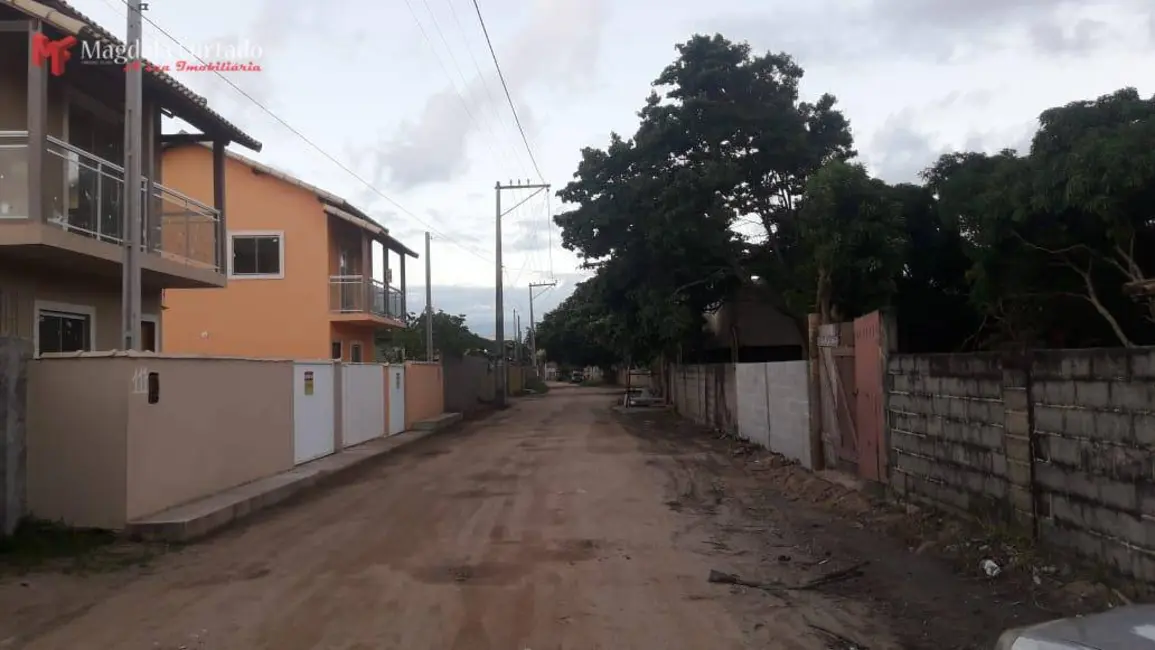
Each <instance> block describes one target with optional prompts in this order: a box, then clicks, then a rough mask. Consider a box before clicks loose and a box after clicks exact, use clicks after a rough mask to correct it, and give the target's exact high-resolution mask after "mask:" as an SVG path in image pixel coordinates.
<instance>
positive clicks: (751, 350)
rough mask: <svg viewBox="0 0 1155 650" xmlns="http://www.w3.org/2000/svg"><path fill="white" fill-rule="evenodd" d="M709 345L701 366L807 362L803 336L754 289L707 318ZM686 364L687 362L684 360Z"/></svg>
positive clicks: (739, 293) (738, 293)
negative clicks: (739, 363)
mask: <svg viewBox="0 0 1155 650" xmlns="http://www.w3.org/2000/svg"><path fill="white" fill-rule="evenodd" d="M706 333H707V342H706V345H705V350H704V352H703V353H702V354H701V355H700V356H701V358H699V359H694V361H697V362H700V363H738V362H742V363H750V362H766V361H797V360H801V359H805V358H806V356H805V354H806V348H805V338H804V335H803V332H802V331H801V330H800V329H799V328H798V326H797V324H796V323H795V322H794V320H793V319H792V318H790V316H787V315H786V314H784V313H783V312H781V311H779V310H778V309H776V308H775V307H774V306H772V305H771V304H770V303H769V301H768V300H767V299H766V298H765V296H763V295H761V293H760V292H759V291H758V290H757V289H756V288H754V287H750V286H743V287H741V288H739V289H738V290H737V291H735V292H734V294H733V296H732V297H731V298H730V299H729V300H727V301H726V302H725V303H724V304H723V305H722V306H721V307H720V308H719V309H718V311H716V312H714V313H713V314H707V315H706ZM683 361H684V362H686V361H688V360H687V359H683Z"/></svg>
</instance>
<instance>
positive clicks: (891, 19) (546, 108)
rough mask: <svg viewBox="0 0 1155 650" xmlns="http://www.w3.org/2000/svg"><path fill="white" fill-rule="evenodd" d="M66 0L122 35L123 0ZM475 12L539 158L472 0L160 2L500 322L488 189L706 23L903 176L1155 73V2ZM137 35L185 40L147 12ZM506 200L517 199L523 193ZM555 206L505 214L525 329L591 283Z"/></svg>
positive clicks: (514, 175)
mask: <svg viewBox="0 0 1155 650" xmlns="http://www.w3.org/2000/svg"><path fill="white" fill-rule="evenodd" d="M73 4H75V5H76V6H77V8H79V9H80V10H81V11H83V12H84V13H86V14H88V15H89V16H90V17H92V18H94V19H95V20H97V21H98V22H100V23H102V24H103V25H104V26H105V27H107V28H109V29H112V30H114V31H116V32H117V33H120V34H123V32H124V28H123V26H124V21H125V19H124V15H125V12H124V4H123V0H73ZM480 4H481V9H482V12H483V16H484V17H485V20H486V25H487V27H488V29H489V35H490V37H491V38H492V40H493V44H494V47H495V49H496V51H497V56H498V60H499V61H500V63H501V66H502V69H503V71H504V73H505V77H506V81H507V82H508V85H509V90H510V93H511V94H512V96H513V99H514V102H515V104H516V106H517V110H518V113H519V116H520V118H521V122H522V125H523V126H524V128H525V131H526V135H527V138H528V141H529V144H530V147H531V150H532V153H533V160H531V158H530V156H529V155H528V154H527V152H526V147H525V145H524V144H523V143H522V140H521V136H520V135H519V134H518V132H517V128H516V126H515V125H514V121H513V117H512V113H511V111H510V108H509V106H508V104H507V103H506V100H505V96H504V94H503V92H502V89H501V85H500V83H499V82H498V80H497V77H496V73H495V72H494V67H493V62H492V60H491V59H490V55H489V52H488V50H487V48H486V45H485V41H484V37H483V35H482V31H481V28H480V26H479V23H478V20H477V16H476V14H475V13H474V9H473V5H472V2H471V1H470V0H327V1H326V2H316V1H315V0H199V1H198V2H195V3H193V2H172V1H169V0H159V1H154V2H152V3H151V9H150V10H149V11H148V12H147V16H148V17H149V18H150V19H151V20H152V21H154V22H155V23H156V25H157V26H159V27H160V28H162V29H163V30H164V31H166V32H168V33H169V34H171V35H172V36H173V37H175V38H177V39H179V40H180V41H181V42H183V43H185V44H186V45H188V46H189V47H191V48H193V49H195V50H197V51H198V52H204V51H206V50H209V49H211V48H212V47H214V46H216V45H219V44H233V45H235V46H239V47H240V48H241V49H243V48H245V47H247V48H249V49H250V50H253V51H255V48H259V49H260V54H261V56H260V58H259V59H258V60H257V62H258V63H259V64H260V66H261V71H260V72H247V73H235V74H230V75H228V78H229V80H231V81H233V82H234V83H235V84H236V85H237V86H239V87H240V88H241V89H243V90H244V91H245V93H246V94H248V95H249V96H250V97H252V98H253V99H252V100H250V99H249V98H246V97H245V96H244V95H242V94H241V93H240V92H238V91H237V90H235V89H233V88H231V87H230V86H229V85H228V84H227V83H226V82H225V81H224V80H222V79H221V78H218V77H216V76H214V75H212V74H210V73H205V72H187V73H177V74H176V76H177V77H178V78H180V79H181V80H182V81H183V82H185V83H186V84H188V85H189V86H190V87H192V88H193V89H194V90H196V91H197V92H199V93H201V94H203V95H206V96H207V97H208V98H209V100H210V102H211V104H212V105H213V106H214V107H215V108H217V109H218V110H219V111H221V112H222V113H224V114H225V115H226V116H227V117H229V118H230V119H232V120H233V121H234V122H236V123H238V124H240V125H241V126H242V127H243V128H245V129H246V130H247V131H248V132H249V133H251V134H253V135H254V136H255V137H256V138H257V139H259V140H261V141H262V142H263V143H264V144H265V149H264V151H263V152H262V153H261V154H259V155H258V156H257V158H258V159H260V160H261V161H262V162H265V163H267V164H270V165H273V166H275V167H279V168H282V169H284V170H286V171H288V172H290V173H292V174H294V175H296V176H299V177H301V178H302V179H304V180H306V181H308V182H310V183H313V184H315V185H319V186H321V187H324V188H326V189H329V190H330V191H332V192H334V193H336V194H339V195H342V196H344V197H346V198H348V199H349V200H351V201H353V202H354V203H357V204H358V205H360V206H361V207H363V208H364V209H365V210H367V211H368V212H370V213H371V214H373V215H375V216H376V217H377V219H378V220H379V221H380V222H381V223H383V224H384V225H385V226H386V227H388V228H389V229H390V230H391V231H392V232H393V233H394V234H395V235H396V236H398V237H399V238H400V239H402V241H404V242H405V243H407V244H408V245H409V246H410V247H411V248H413V249H415V250H419V251H422V250H423V246H424V241H423V238H424V232H425V231H426V230H431V231H432V232H433V243H432V251H433V253H432V256H431V259H432V263H433V301H434V305H435V306H436V307H438V308H441V309H445V310H446V311H449V312H453V313H464V314H466V315H467V317H468V319H469V323H470V325H471V327H473V328H474V330H475V331H478V332H479V333H482V334H486V335H490V334H491V333H492V330H493V322H494V307H493V293H494V292H493V287H494V285H495V266H494V262H493V260H494V228H493V225H494V218H493V215H494V189H493V186H494V183H495V181H498V180H500V181H502V182H503V183H504V182H508V181H509V180H511V179H536V176H537V173H536V172H535V171H534V162H535V161H536V164H537V167H538V168H540V170H541V174H542V175H543V176H544V177H545V179H546V180H547V181H548V182H551V183H553V184H554V187H555V189H557V188H558V187H560V186H561V185H564V184H565V183H566V182H567V181H568V180H569V179H570V178H571V177H572V174H573V171H574V169H575V166H576V163H577V160H578V157H579V151H580V149H581V148H582V147H584V146H603V145H604V144H605V142H606V141H607V138H608V134H609V132H610V131H618V132H621V133H624V134H630V133H632V132H633V130H634V128H635V126H636V124H637V117H636V112H637V110H638V108H639V107H640V106H641V104H642V100H643V99H644V97H645V96H646V94H647V93H648V91H649V87H648V86H649V83H650V81H652V80H653V79H654V77H656V76H657V74H658V73H659V72H660V71H661V69H662V68H663V67H664V66H665V65H666V64H667V63H669V62H670V61H671V60H672V59H673V57H674V54H675V53H674V48H673V46H674V44H675V43H677V42H680V41H684V40H685V39H686V38H687V37H689V36H690V35H692V34H693V33H695V32H699V33H714V32H721V33H722V34H724V35H725V36H727V37H729V38H731V39H734V40H747V41H749V42H750V43H751V44H752V45H753V46H754V47H755V48H758V49H760V50H768V49H769V50H784V51H787V52H789V53H791V54H793V55H794V56H795V57H796V58H797V59H798V60H799V62H800V63H801V64H802V66H803V67H804V68H805V70H806V73H807V74H806V79H805V80H804V83H803V87H802V88H803V93H804V94H805V95H807V96H808V97H814V96H817V95H819V94H821V93H823V92H831V93H833V94H835V95H836V96H837V97H838V99H839V102H840V104H841V107H842V109H843V110H844V111H845V112H846V113H847V115H848V116H849V118H850V121H851V124H852V126H853V130H854V136H855V139H856V146H857V148H858V150H859V151H860V153H861V155H862V158H863V160H864V162H866V163H867V164H868V166H869V167H870V168H871V169H872V170H873V171H874V172H875V173H876V174H878V175H880V176H881V177H882V178H884V179H886V180H888V181H892V182H893V181H905V180H913V179H914V178H915V175H916V174H917V172H918V171H919V170H920V169H922V168H924V167H925V166H926V165H927V164H929V163H930V162H931V161H932V160H933V159H934V158H935V157H936V156H937V155H938V154H939V153H941V152H944V151H947V150H952V149H962V148H967V149H979V150H998V149H1001V148H1004V147H1015V148H1023V147H1025V145H1026V144H1027V143H1028V142H1029V139H1030V136H1031V134H1032V133H1033V129H1034V123H1035V118H1036V117H1037V115H1038V113H1039V112H1040V111H1042V110H1043V109H1046V108H1048V107H1051V106H1054V105H1058V104H1062V103H1065V102H1068V101H1073V100H1077V99H1084V98H1091V97H1095V96H1098V95H1101V94H1104V93H1108V92H1111V91H1113V90H1116V89H1118V88H1120V87H1123V86H1136V87H1138V88H1139V90H1140V92H1141V93H1144V94H1150V93H1151V92H1152V83H1151V82H1150V81H1149V80H1150V78H1151V75H1152V71H1153V70H1155V65H1153V64H1155V3H1152V2H1150V0H1097V1H1096V0H807V2H799V1H797V0H712V1H711V2H701V1H700V0H614V1H612V2H611V1H609V0H480ZM145 38H146V39H148V40H151V41H153V42H154V43H157V44H165V43H167V45H168V46H170V47H175V46H173V45H172V43H171V41H169V40H168V37H166V36H164V35H163V34H161V33H160V31H158V30H157V29H156V28H155V27H152V26H146V29H145ZM146 51H148V50H147V49H146ZM157 62H158V63H160V61H157ZM253 100H255V101H256V102H259V103H260V104H262V105H264V106H265V107H267V108H268V109H270V110H271V111H272V112H273V113H275V114H276V115H277V116H279V117H280V118H281V119H282V120H284V121H285V122H286V123H288V124H289V125H291V126H292V127H293V129H295V130H297V131H299V132H300V133H301V134H303V135H304V136H305V137H307V138H308V139H309V140H311V141H312V142H314V143H315V144H316V145H318V146H319V147H320V148H321V149H322V150H323V151H324V152H325V153H326V154H328V156H331V157H332V158H335V159H336V160H337V161H339V162H340V163H341V165H343V166H345V167H347V168H348V169H349V170H350V171H351V172H352V173H350V171H346V170H343V169H342V167H341V166H340V165H338V164H336V163H334V162H332V161H331V160H330V159H329V158H328V157H327V156H326V155H323V154H321V153H318V151H317V150H316V149H314V148H312V147H311V146H310V145H309V144H307V143H306V142H305V141H304V140H302V138H300V137H299V136H297V135H295V134H294V133H293V132H292V131H290V130H288V129H286V128H285V127H283V126H282V125H281V124H279V123H278V121H277V120H276V119H274V118H273V117H271V116H270V115H269V114H267V113H266V112H265V111H263V110H262V109H261V108H260V107H259V106H258V105H257V104H256V103H254V101H253ZM503 194H504V196H503V200H504V201H505V202H506V205H507V206H512V205H514V204H515V203H517V202H518V201H520V200H521V199H522V198H525V196H527V195H528V193H527V192H523V193H522V194H521V195H519V194H518V193H516V192H508V193H503ZM385 197H388V198H385ZM398 206H400V207H398ZM558 207H559V206H558V205H557V199H556V198H550V199H548V202H547V198H546V197H545V195H544V194H543V195H538V196H535V197H532V198H530V199H529V200H528V201H526V202H525V203H524V204H523V205H522V206H521V207H520V208H518V209H516V210H514V211H513V212H511V213H510V214H509V215H507V216H506V218H505V236H504V238H503V239H504V241H505V256H504V266H505V273H504V277H505V280H504V284H505V286H506V302H505V306H506V311H507V317H508V318H509V319H510V322H512V310H513V309H515V308H516V309H517V310H518V311H519V312H520V313H521V314H522V321H523V323H525V322H526V321H527V315H528V311H529V306H528V302H529V300H528V288H527V285H528V283H530V282H547V281H550V280H556V281H557V282H558V287H557V289H556V290H552V291H549V292H547V293H545V294H544V295H543V296H541V298H539V299H538V301H537V302H536V305H535V306H536V311H537V314H538V317H539V318H540V314H541V313H542V312H543V311H545V310H548V309H549V308H551V307H553V306H554V305H555V304H556V303H557V302H559V301H560V300H561V299H562V298H564V297H565V296H566V295H568V293H569V291H571V290H572V287H573V284H574V283H575V282H576V281H577V280H579V279H580V278H581V277H583V275H582V273H581V272H580V270H579V269H578V268H577V267H578V261H577V259H576V258H575V257H574V256H573V255H572V254H570V253H569V252H567V251H565V250H563V249H561V247H560V246H559V245H558V242H559V240H560V235H559V233H558V232H557V229H556V227H555V226H552V224H550V223H549V220H548V214H549V212H550V211H551V210H554V211H556V210H557V209H558ZM551 241H552V247H551V246H550V242H551ZM423 266H424V259H422V260H420V261H419V262H418V263H417V264H412V263H411V267H410V269H411V273H409V278H410V282H411V284H412V285H415V286H411V287H410V290H411V292H412V297H411V298H410V304H412V305H418V304H424V297H423V295H424V288H423V286H419V285H423V284H424V268H423ZM414 267H416V268H414ZM509 331H510V329H509V328H507V332H509Z"/></svg>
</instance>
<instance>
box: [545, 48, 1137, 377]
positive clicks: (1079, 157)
mask: <svg viewBox="0 0 1155 650" xmlns="http://www.w3.org/2000/svg"><path fill="white" fill-rule="evenodd" d="M802 77H803V70H802V69H801V67H800V66H798V64H797V63H796V62H795V61H794V60H793V59H792V58H791V57H790V56H789V55H788V54H785V53H772V52H770V53H755V52H753V51H752V50H751V48H750V47H749V46H748V45H747V44H745V43H735V42H732V41H729V40H727V39H725V38H724V37H722V36H720V35H714V36H702V35H698V36H694V37H692V38H690V39H689V40H688V41H686V42H685V43H682V44H680V45H678V46H677V56H676V58H675V59H674V61H673V62H672V63H671V64H670V65H669V66H667V67H666V68H665V69H664V70H662V71H661V73H660V74H659V75H658V76H657V77H656V78H655V80H654V82H653V84H652V89H651V92H650V94H649V96H648V97H647V98H646V99H645V101H644V103H643V105H642V107H641V109H640V111H639V112H638V117H639V119H640V123H639V126H638V128H637V130H636V131H635V133H634V134H633V136H632V137H629V138H626V137H623V136H621V135H619V134H616V133H614V134H610V139H609V143H608V144H607V146H606V147H605V148H601V149H598V148H587V149H584V150H582V152H581V159H580V162H579V163H578V166H577V170H576V173H575V174H574V178H573V180H572V181H571V182H570V183H568V184H567V185H566V186H565V187H564V188H562V190H561V191H560V192H558V196H559V197H560V198H561V199H563V200H564V201H565V202H566V204H567V208H568V209H567V210H565V211H563V212H562V213H560V214H559V215H558V216H557V217H556V221H557V223H558V225H559V226H560V227H561V229H562V242H563V245H564V246H565V247H566V248H568V249H570V250H573V251H575V252H577V253H578V254H579V255H580V256H581V258H582V259H583V261H584V263H585V264H586V266H587V267H588V268H590V269H592V270H594V271H595V276H594V278H593V279H591V280H589V281H587V282H586V283H584V284H582V285H581V287H580V288H579V289H578V291H577V292H575V294H574V296H573V297H572V298H571V299H570V300H567V301H566V302H565V303H563V304H562V305H561V306H560V307H559V308H558V309H557V310H555V312H552V313H551V314H549V315H547V317H546V320H545V321H544V322H543V323H542V328H541V329H539V332H538V334H539V339H540V340H541V342H542V344H543V345H542V347H543V348H544V349H546V350H548V351H549V354H550V356H551V358H552V359H554V360H559V361H560V360H563V359H564V360H566V361H571V362H573V363H574V364H575V365H603V364H604V363H612V362H624V361H626V360H632V361H634V362H644V361H646V360H649V359H651V358H653V357H655V356H657V355H660V354H671V353H673V352H675V351H679V350H687V349H689V348H693V347H695V346H697V345H699V344H700V343H701V342H702V340H703V320H704V314H707V313H709V312H710V311H711V310H714V309H716V308H717V307H718V306H719V305H721V304H722V303H723V302H724V301H725V300H726V299H727V298H728V297H730V296H732V295H733V294H734V292H735V290H736V289H737V288H739V287H743V286H745V287H754V288H755V289H756V291H757V293H758V294H759V295H760V296H761V297H762V298H763V299H764V300H765V301H766V302H767V303H768V304H770V305H772V306H774V307H776V308H777V309H779V310H780V311H782V312H783V313H785V314H787V315H788V316H790V317H792V318H793V319H794V321H795V322H796V323H797V324H798V325H799V327H800V328H801V326H802V323H803V322H804V319H805V316H806V314H807V313H818V314H819V316H820V317H821V318H822V319H823V320H825V321H827V322H831V321H839V320H848V319H852V318H854V317H856V316H859V315H862V314H865V313H868V312H870V311H872V310H874V309H879V308H890V309H893V310H894V311H895V312H896V314H897V316H898V322H899V338H900V345H902V346H903V347H904V348H905V349H908V350H910V351H949V350H956V349H960V348H967V347H970V348H973V347H991V346H996V345H1001V344H1004V343H1014V344H1017V345H1070V346H1079V345H1109V344H1123V345H1132V344H1134V343H1135V342H1136V341H1150V340H1152V339H1153V338H1155V302H1153V301H1151V300H1147V301H1146V302H1140V303H1136V302H1135V301H1133V300H1131V299H1129V298H1128V297H1126V295H1125V292H1124V287H1125V285H1128V284H1131V283H1135V282H1137V281H1140V280H1144V279H1148V278H1150V277H1152V273H1153V272H1155V216H1153V214H1155V213H1153V212H1152V211H1151V210H1150V209H1149V208H1148V207H1147V206H1149V205H1151V204H1152V199H1155V151H1153V148H1152V144H1153V143H1155V100H1151V99H1143V98H1141V97H1140V96H1139V95H1138V93H1137V92H1136V91H1134V90H1133V89H1124V90H1121V91H1119V92H1117V93H1114V94H1111V95H1107V96H1104V97H1101V98H1099V99H1097V100H1094V101H1082V102H1075V103H1071V104H1068V105H1066V106H1061V107H1057V108H1053V109H1050V110H1048V111H1045V112H1044V113H1043V114H1042V115H1041V116H1040V118H1039V124H1040V128H1039V131H1038V133H1037V134H1036V136H1035V138H1034V140H1033V142H1032V145H1031V150H1030V151H1029V152H1026V153H1024V154H1020V153H1019V152H1015V151H1011V150H1006V151H1001V152H998V153H994V154H990V153H979V152H955V153H950V154H947V155H944V156H942V157H941V158H940V159H939V160H937V161H934V162H933V164H931V165H930V167H929V168H928V169H927V170H926V171H925V172H924V174H923V180H924V181H925V183H924V184H923V185H914V184H900V185H893V186H892V185H888V184H887V183H885V182H883V181H881V180H878V179H875V178H872V177H871V176H870V175H869V173H868V171H867V169H866V168H865V167H863V166H862V165H861V164H858V163H856V162H854V158H855V156H856V152H855V151H854V147H853V145H854V143H853V140H852V138H851V133H850V125H849V122H848V121H847V120H846V118H845V117H844V116H843V115H842V113H841V112H840V111H839V110H837V108H836V105H837V103H836V101H835V99H834V97H833V95H830V94H822V95H820V96H819V97H818V98H817V99H816V100H815V101H813V102H808V101H804V100H803V99H801V96H800V93H799V84H800V81H801V79H802ZM751 227H753V230H752V229H751ZM755 231H756V232H755ZM752 232H754V234H752ZM547 339H548V340H549V343H548V344H547V343H546V340H547ZM579 359H580V360H582V361H587V362H588V363H582V364H579V363H578V362H577V361H576V360H579Z"/></svg>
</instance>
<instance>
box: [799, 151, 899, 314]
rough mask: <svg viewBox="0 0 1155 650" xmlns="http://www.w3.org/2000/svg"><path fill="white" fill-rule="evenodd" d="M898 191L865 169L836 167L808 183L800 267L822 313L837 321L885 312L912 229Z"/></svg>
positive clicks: (808, 304) (801, 220)
mask: <svg viewBox="0 0 1155 650" xmlns="http://www.w3.org/2000/svg"><path fill="white" fill-rule="evenodd" d="M895 198H896V197H895V195H894V192H893V191H892V190H891V188H890V187H889V186H887V184H886V183H884V182H882V181H880V180H877V179H873V178H871V177H870V176H869V175H868V174H867V173H866V169H865V168H864V167H863V166H862V165H856V164H850V163H846V162H842V161H834V162H831V163H828V164H827V165H826V166H825V167H823V168H822V169H821V170H819V171H818V173H816V174H814V176H813V177H811V179H810V181H809V182H808V183H807V185H806V193H805V198H804V199H803V201H802V205H801V211H800V214H799V218H798V241H799V249H800V252H801V263H800V264H799V268H800V269H801V270H802V271H803V275H804V277H805V280H806V281H807V284H806V285H804V286H806V287H807V288H808V289H809V290H810V291H809V293H810V295H811V296H813V297H812V298H811V299H810V300H805V301H802V302H801V303H800V304H799V306H798V307H797V308H796V309H797V310H799V311H801V310H803V309H807V308H811V307H812V308H814V309H815V310H816V311H817V312H818V315H819V317H820V318H821V320H822V322H823V323H834V322H840V321H842V320H846V319H849V318H853V317H855V316H858V315H860V314H863V313H867V312H870V311H873V310H875V309H878V308H880V307H884V306H886V305H888V304H889V303H890V299H891V297H892V296H893V295H894V292H895V289H896V279H897V278H898V275H899V273H900V272H901V271H902V266H903V264H904V261H905V260H904V259H903V255H904V253H905V252H906V250H905V248H906V241H905V234H906V233H905V224H904V223H903V219H902V210H901V206H900V205H899V203H898V202H897V201H896V200H895Z"/></svg>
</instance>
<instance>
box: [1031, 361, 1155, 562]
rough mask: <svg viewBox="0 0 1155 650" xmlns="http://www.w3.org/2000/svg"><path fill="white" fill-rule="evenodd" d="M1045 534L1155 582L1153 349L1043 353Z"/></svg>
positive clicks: (1036, 381) (1038, 380)
mask: <svg viewBox="0 0 1155 650" xmlns="http://www.w3.org/2000/svg"><path fill="white" fill-rule="evenodd" d="M1030 402H1031V409H1032V410H1033V423H1034V431H1035V434H1036V435H1035V440H1036V450H1035V451H1036V453H1035V462H1034V478H1035V486H1036V498H1037V499H1038V511H1039V514H1040V518H1039V520H1040V535H1041V536H1042V538H1043V539H1044V540H1046V541H1049V542H1052V543H1054V544H1058V545H1062V546H1066V547H1070V548H1072V549H1075V550H1076V551H1078V552H1079V553H1081V554H1084V555H1088V556H1092V557H1098V558H1100V559H1102V560H1104V561H1105V562H1107V563H1108V564H1110V565H1113V566H1115V567H1116V568H1118V569H1119V570H1121V571H1122V572H1124V573H1127V574H1129V575H1135V576H1138V577H1141V578H1143V579H1145V580H1148V581H1155V469H1153V468H1155V465H1153V464H1152V452H1153V451H1155V349H1152V348H1141V349H1132V350H1122V349H1120V350H1116V349H1103V350H1071V351H1063V352H1054V351H1047V352H1039V353H1036V354H1035V358H1034V364H1033V367H1032V369H1031V387H1030Z"/></svg>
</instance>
